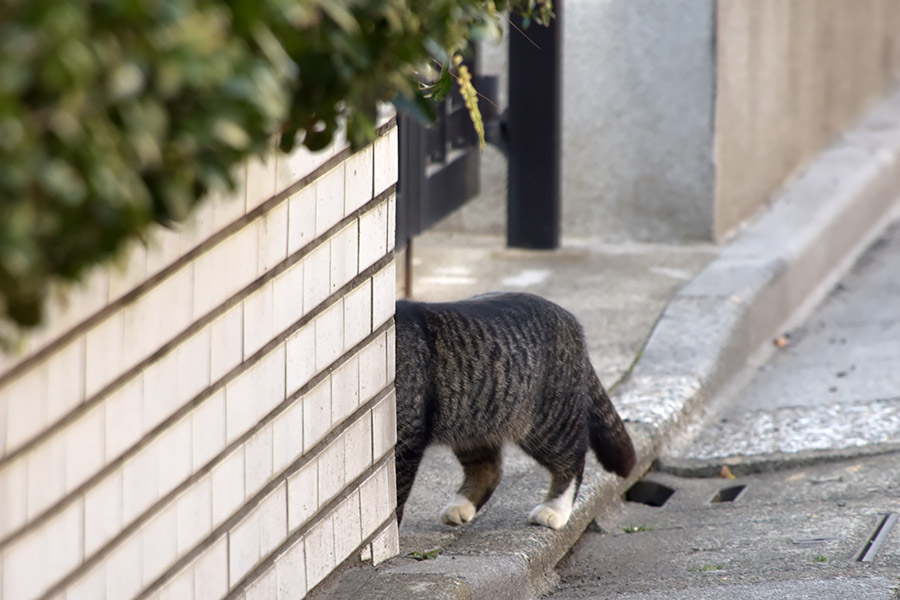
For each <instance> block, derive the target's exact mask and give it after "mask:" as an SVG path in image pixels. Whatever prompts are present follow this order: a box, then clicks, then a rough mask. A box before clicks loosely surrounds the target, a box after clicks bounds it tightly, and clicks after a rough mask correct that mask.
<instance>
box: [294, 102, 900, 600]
mask: <svg viewBox="0 0 900 600" xmlns="http://www.w3.org/2000/svg"><path fill="white" fill-rule="evenodd" d="M898 195H900V96H897V97H894V98H892V99H891V100H890V101H888V102H886V103H885V104H884V105H882V106H880V107H879V108H878V109H877V110H875V111H874V112H873V113H872V114H871V115H870V116H869V117H868V118H867V119H866V120H865V121H864V122H863V123H861V125H860V126H859V127H858V128H857V129H856V130H854V131H852V132H851V133H849V134H848V135H846V136H845V137H844V138H843V139H842V140H841V141H840V142H839V143H837V144H836V145H835V146H834V147H832V148H831V149H830V150H828V151H826V152H825V153H823V154H822V155H821V156H820V157H819V159H818V160H817V161H816V163H815V164H813V165H810V167H809V168H808V169H806V171H805V172H804V173H803V174H802V175H801V176H799V177H797V178H795V179H794V180H793V181H791V182H790V183H789V184H788V185H786V186H785V188H784V190H783V191H782V193H781V194H780V195H779V197H778V198H776V199H775V201H774V202H773V205H772V207H771V208H770V209H768V210H766V211H765V212H764V214H762V215H760V216H759V217H758V218H757V219H756V220H755V222H753V223H751V224H749V225H748V226H747V227H745V229H744V230H743V231H742V232H740V234H739V235H737V236H736V237H735V238H734V240H733V241H731V242H730V243H727V244H725V245H723V246H721V247H719V248H715V247H712V246H702V245H701V246H676V247H672V246H648V245H633V246H606V245H603V244H597V243H593V242H591V241H582V242H575V241H571V240H567V243H566V245H565V246H564V248H563V249H562V250H559V251H556V252H551V253H536V252H521V251H510V250H505V249H503V248H502V246H501V241H500V240H496V239H486V238H481V239H473V238H468V237H454V236H447V235H428V236H423V237H422V238H420V239H417V244H416V247H415V258H416V259H417V260H419V261H420V264H418V265H417V266H416V279H415V281H414V289H413V291H414V293H415V297H417V298H421V299H434V300H437V299H446V298H462V297H466V296H468V295H471V294H473V293H477V292H480V291H486V290H493V289H520V290H527V291H531V292H534V293H538V294H541V295H545V296H547V297H549V298H551V299H553V300H555V301H557V302H559V303H560V304H562V305H563V306H566V307H567V308H569V309H570V310H572V311H573V312H574V313H575V314H576V315H577V316H578V317H579V318H580V319H581V320H582V322H583V325H584V326H585V330H586V332H587V337H588V341H589V345H590V349H591V355H592V359H593V360H594V364H595V366H596V367H597V369H598V372H599V373H600V375H601V379H602V380H603V381H604V383H605V384H606V385H607V387H609V388H612V389H613V400H614V402H615V403H616V405H617V407H618V409H619V411H620V413H621V414H622V416H623V417H624V418H625V419H626V420H627V421H628V425H629V429H630V431H631V433H632V436H633V438H634V441H635V446H636V448H637V450H638V455H639V463H638V467H637V468H636V470H635V472H634V473H633V475H632V477H631V478H630V479H629V480H628V481H622V480H620V479H618V478H616V477H613V476H611V475H608V474H606V473H604V472H602V470H601V469H599V467H598V466H597V465H596V463H595V462H594V461H593V458H592V457H590V460H589V466H588V468H587V470H586V473H585V477H584V483H583V486H582V489H581V493H580V495H579V499H578V501H577V503H576V506H575V510H574V512H573V514H572V517H571V519H570V521H569V524H568V525H567V526H566V527H565V528H564V529H563V530H561V531H558V532H555V531H551V530H548V529H544V528H540V527H535V526H531V525H528V524H527V520H526V517H527V514H528V512H529V511H530V510H531V508H532V507H533V506H534V505H535V504H537V503H538V502H539V501H540V500H541V499H542V497H543V494H544V493H545V491H546V486H547V483H548V481H547V480H548V477H547V475H546V473H545V472H544V471H543V470H542V469H541V468H540V467H538V466H537V465H535V464H534V463H533V462H531V461H530V460H529V459H527V458H525V457H523V456H522V455H521V454H519V453H516V452H509V453H508V455H507V456H506V459H505V463H504V468H505V475H504V480H503V482H502V483H501V487H500V488H498V490H497V492H496V493H495V495H494V497H493V498H492V500H491V501H490V503H489V504H488V505H487V506H486V507H485V508H484V509H483V511H482V512H480V513H479V515H478V516H477V517H476V519H475V520H474V521H473V522H472V523H470V524H468V525H466V526H464V527H462V528H459V529H451V528H449V527H446V526H443V525H441V524H440V523H439V522H438V512H439V510H440V508H441V507H442V506H443V504H444V503H445V501H446V500H447V498H448V497H449V496H450V495H452V493H453V492H454V491H455V488H456V486H457V485H458V483H459V480H460V477H461V470H460V469H459V467H458V466H457V465H456V463H455V460H454V459H453V458H452V456H451V455H450V454H449V452H443V451H441V450H440V449H435V451H433V452H430V453H429V454H428V455H427V457H426V461H425V462H424V463H423V466H422V468H421V469H420V472H419V476H418V480H417V482H416V486H415V488H414V490H413V495H412V497H411V498H410V501H409V503H408V504H407V508H406V517H405V520H404V523H403V526H402V527H401V529H400V543H401V555H400V557H398V558H396V559H393V560H391V561H388V562H387V563H384V564H382V565H380V566H378V567H375V568H373V567H371V566H366V565H360V566H359V567H358V568H351V569H347V570H345V571H344V572H343V573H339V574H336V575H335V576H334V577H332V578H331V579H330V580H328V581H326V582H325V583H324V584H323V585H322V586H320V589H318V590H316V591H315V592H314V593H313V594H311V597H313V598H317V597H331V598H351V597H352V598H385V599H387V598H392V599H406V598H410V599H412V598H417V599H418V598H491V599H492V600H501V599H504V598H533V597H536V596H537V595H540V594H542V593H544V592H546V591H547V590H548V589H550V588H551V587H552V585H553V581H554V577H555V573H554V570H553V569H554V566H555V565H556V563H557V562H558V561H559V560H560V558H562V557H563V556H564V555H565V554H566V552H567V551H568V550H569V548H571V546H572V545H573V544H574V542H575V541H577V539H578V538H579V537H580V535H581V534H582V532H583V531H584V529H585V528H586V527H587V526H588V524H589V523H590V522H591V521H592V519H593V518H594V515H596V514H598V512H600V510H601V508H602V507H603V506H604V505H605V504H607V503H609V502H610V501H611V499H613V498H615V497H616V496H618V495H621V494H622V493H623V492H624V491H625V490H626V489H627V488H628V487H629V486H630V485H631V483H633V481H635V480H637V479H639V478H640V477H641V475H642V474H643V472H644V471H645V470H646V469H647V468H649V466H650V464H651V463H652V461H653V460H654V459H656V458H657V456H658V455H659V453H660V450H661V448H662V447H663V446H664V445H665V444H666V443H667V441H669V440H670V439H671V438H672V437H673V436H675V435H677V434H678V433H679V432H680V431H681V430H682V429H683V428H684V427H685V426H686V425H687V424H689V423H690V422H691V420H692V419H693V418H694V417H695V416H696V414H697V412H698V410H699V409H701V408H702V407H703V406H704V403H705V402H706V400H708V399H709V398H710V397H712V396H713V395H715V394H716V393H717V392H718V391H720V390H721V389H722V387H723V385H725V384H726V383H727V382H728V381H729V380H730V379H731V378H732V377H733V376H734V375H735V374H736V373H737V372H738V371H739V370H740V369H741V368H742V367H743V366H744V364H745V363H747V361H748V360H749V359H750V357H751V356H752V355H753V353H754V352H757V351H758V349H759V348H760V347H763V346H764V345H766V344H768V343H769V342H770V341H771V339H772V338H774V337H775V336H776V335H778V334H779V333H780V332H782V331H784V330H786V329H787V328H788V327H789V326H790V324H791V323H792V322H796V321H797V320H798V319H802V318H803V316H805V314H807V313H808V311H809V310H810V309H811V308H812V307H813V306H815V305H816V304H817V303H818V302H819V301H820V300H821V299H822V298H823V296H824V294H825V292H826V291H827V290H828V289H829V288H830V287H831V286H832V285H833V284H834V282H835V281H836V280H837V278H838V277H840V276H841V275H842V274H843V273H844V272H845V271H846V269H847V268H849V266H850V265H852V264H853V262H854V261H855V259H856V258H857V257H858V256H859V254H860V253H861V252H862V251H863V250H864V249H865V248H866V247H867V246H868V245H869V244H870V243H871V242H872V241H873V240H874V239H875V237H876V236H877V235H879V234H880V233H881V232H882V231H884V229H885V228H886V226H887V225H888V224H889V223H890V222H891V221H892V220H893V218H894V217H895V215H896V214H897V213H898V202H897V198H898ZM429 550H437V551H438V552H437V553H435V554H436V557H435V558H433V559H430V560H422V561H417V560H415V559H413V558H410V557H408V556H407V554H408V553H410V552H424V551H429Z"/></svg>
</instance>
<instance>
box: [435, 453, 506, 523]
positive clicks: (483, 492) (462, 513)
mask: <svg viewBox="0 0 900 600" xmlns="http://www.w3.org/2000/svg"><path fill="white" fill-rule="evenodd" d="M453 453H454V454H456V458H457V459H459V462H460V464H462V467H463V472H464V473H465V478H464V479H463V483H462V485H461V486H460V488H459V490H458V491H457V492H456V495H455V496H454V497H453V499H452V500H450V502H449V503H447V506H445V507H444V510H443V511H441V522H443V523H445V524H447V525H453V526H454V527H455V526H458V525H462V524H464V523H468V522H469V521H471V520H472V517H474V516H475V513H476V512H478V509H480V508H481V507H482V506H484V504H485V502H487V501H488V499H490V497H491V494H493V493H494V489H495V488H496V487H497V484H498V483H499V482H500V474H501V465H502V458H501V453H500V449H499V448H491V447H482V448H474V449H462V448H454V449H453Z"/></svg>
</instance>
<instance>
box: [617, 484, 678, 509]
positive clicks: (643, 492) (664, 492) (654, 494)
mask: <svg viewBox="0 0 900 600" xmlns="http://www.w3.org/2000/svg"><path fill="white" fill-rule="evenodd" d="M674 493H675V490H673V489H672V488H670V487H669V486H666V485H663V484H661V483H656V482H655V481H638V482H637V483H635V484H634V485H633V486H631V488H630V489H629V490H628V491H627V492H625V500H627V501H628V502H640V503H641V504H646V505H647V506H655V507H657V508H658V507H660V506H663V505H664V504H665V503H666V502H668V501H669V498H671V497H672V494H674Z"/></svg>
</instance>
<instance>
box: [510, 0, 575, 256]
mask: <svg viewBox="0 0 900 600" xmlns="http://www.w3.org/2000/svg"><path fill="white" fill-rule="evenodd" d="M562 4H563V2H562V0H557V1H556V2H554V3H553V11H554V13H555V14H556V17H555V18H554V19H553V21H552V22H551V23H550V26H549V27H543V26H541V25H532V26H531V27H529V28H528V29H524V30H523V32H520V31H517V30H516V28H519V29H522V20H521V18H519V17H513V18H512V23H513V24H514V25H515V27H510V31H509V109H508V110H507V122H506V125H507V132H508V136H509V137H508V158H509V163H508V164H509V166H508V171H507V174H508V179H509V182H508V186H507V196H506V198H507V202H506V216H507V219H506V243H507V245H509V246H512V247H518V248H538V249H552V248H557V247H559V241H560V216H561V197H560V168H561V165H560V150H561V145H560V138H561V132H562V103H561V98H560V96H561V89H562V60H561V56H562V39H561V38H562V36H561V33H562V29H561V25H562V23H561V22H560V18H561V14H562Z"/></svg>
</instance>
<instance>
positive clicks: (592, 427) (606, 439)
mask: <svg viewBox="0 0 900 600" xmlns="http://www.w3.org/2000/svg"><path fill="white" fill-rule="evenodd" d="M587 362H588V365H587V372H588V390H589V393H590V396H591V398H590V400H591V401H590V402H589V403H588V436H589V440H590V443H591V448H593V450H594V454H595V455H596V456H597V460H598V461H600V464H601V465H603V468H604V469H606V470H607V471H610V472H612V473H616V474H617V475H619V476H620V477H628V475H629V474H630V473H631V470H632V469H633V468H634V463H635V462H636V461H637V456H636V455H635V453H634V444H632V443H631V436H629V435H628V431H627V430H626V429H625V424H624V423H623V422H622V419H621V417H619V413H617V412H616V407H615V406H613V403H612V401H611V400H610V399H609V396H608V395H607V394H606V390H605V389H603V384H601V383H600V379H599V378H598V377H597V374H596V373H594V368H593V366H592V365H591V364H590V361H587Z"/></svg>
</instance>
